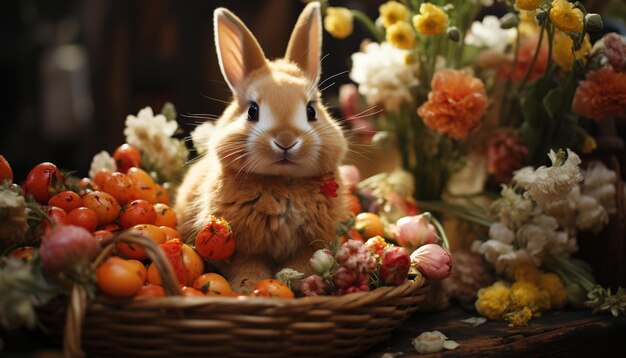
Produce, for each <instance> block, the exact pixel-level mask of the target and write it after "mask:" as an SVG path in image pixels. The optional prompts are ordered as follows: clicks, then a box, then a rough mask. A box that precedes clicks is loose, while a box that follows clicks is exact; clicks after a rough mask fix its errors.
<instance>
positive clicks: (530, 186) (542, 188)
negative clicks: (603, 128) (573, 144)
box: [513, 149, 583, 205]
mask: <svg viewBox="0 0 626 358" xmlns="http://www.w3.org/2000/svg"><path fill="white" fill-rule="evenodd" d="M567 154H568V156H567V160H565V161H564V160H563V157H564V153H563V152H562V151H561V152H559V155H558V157H557V154H556V153H555V152H554V151H553V150H550V153H549V154H548V156H549V157H550V160H551V161H552V166H551V167H545V166H541V167H539V168H537V169H532V168H529V167H526V168H522V169H520V170H518V171H517V172H515V174H514V176H513V182H515V183H517V184H518V185H519V186H520V187H522V188H524V189H526V190H527V192H526V193H524V195H525V196H526V197H530V198H532V199H533V200H535V201H536V202H537V203H538V204H540V205H541V204H544V203H547V202H550V201H554V200H559V199H561V198H562V197H564V196H565V195H567V194H568V193H569V192H570V191H571V190H572V188H573V187H574V185H576V184H577V183H578V182H580V181H582V179H583V178H582V175H581V173H580V168H579V167H578V165H579V164H580V162H581V161H580V158H579V157H578V155H577V154H576V153H574V152H572V151H571V150H569V149H568V150H567Z"/></svg>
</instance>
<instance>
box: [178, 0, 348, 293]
mask: <svg viewBox="0 0 626 358" xmlns="http://www.w3.org/2000/svg"><path fill="white" fill-rule="evenodd" d="M215 26H216V35H215V37H216V46H217V48H218V57H219V59H220V65H221V67H222V73H223V74H224V77H225V79H226V81H227V82H228V84H229V86H230V87H231V89H232V90H233V94H234V99H233V102H232V103H231V104H230V105H229V106H228V107H227V108H226V110H225V111H224V113H223V115H222V116H221V117H220V119H219V120H218V122H217V131H216V133H217V134H215V135H214V136H213V137H212V138H211V139H210V141H209V151H208V153H207V154H206V155H205V156H204V157H203V158H201V159H200V160H199V161H197V162H196V163H195V164H194V165H193V166H192V167H191V168H190V170H189V172H188V174H187V176H186V177H185V179H184V181H183V183H182V185H181V187H180V188H179V192H178V195H177V202H176V211H177V213H178V215H179V223H180V225H179V229H180V231H181V232H182V234H183V235H184V236H186V235H189V234H190V233H193V232H194V231H196V230H198V229H200V228H201V227H202V226H204V224H205V223H206V222H207V219H208V217H209V215H215V216H218V217H223V218H225V219H226V220H227V221H229V222H230V224H231V226H232V229H233V232H234V237H235V240H236V243H237V248H236V251H235V254H234V255H233V257H232V258H231V260H230V262H228V263H224V262H221V263H215V264H216V266H217V268H218V269H219V270H220V271H221V272H222V273H223V274H224V275H225V276H226V277H227V278H228V279H229V281H230V282H231V284H232V285H233V287H234V288H235V289H236V290H241V291H244V292H246V291H249V290H250V289H251V288H252V287H253V286H254V284H255V283H256V282H257V281H258V280H260V279H263V278H268V277H272V276H273V274H274V273H275V272H277V271H278V270H280V269H282V268H285V267H290V268H293V269H296V270H299V271H302V272H305V273H306V272H309V271H310V269H309V265H308V260H309V258H310V257H311V255H312V254H313V253H314V252H315V250H317V249H318V248H320V247H322V246H323V242H331V241H333V240H334V239H335V236H336V229H337V224H338V222H339V220H340V219H341V218H343V217H344V214H345V209H344V204H343V199H342V198H341V197H336V198H335V197H331V196H328V195H325V194H324V193H322V191H321V190H320V188H321V185H322V179H321V177H322V176H325V175H328V174H331V173H333V174H334V175H335V181H337V182H338V183H339V171H338V165H339V163H340V162H341V160H342V159H343V157H344V155H345V152H346V150H347V144H346V140H345V139H344V137H343V134H342V131H341V129H340V127H339V126H338V124H337V123H335V121H334V120H333V119H332V118H330V116H329V115H328V113H327V112H326V109H325V108H324V107H323V105H322V104H321V103H320V99H319V96H320V94H319V92H318V91H317V84H318V80H319V53H320V38H321V33H320V29H321V25H320V13H319V5H318V4H317V3H311V4H309V5H308V6H307V7H306V8H305V10H304V11H303V13H302V15H301V16H300V18H299V20H298V24H297V25H296V28H295V29H294V32H293V34H292V36H291V40H290V44H289V47H288V50H287V55H286V56H285V59H281V60H277V61H268V60H266V59H265V57H264V55H263V52H262V50H261V49H260V47H259V46H258V43H257V42H256V40H255V39H254V37H253V36H252V34H250V32H249V31H248V30H247V28H246V27H245V26H244V25H243V23H241V21H240V20H239V19H238V18H237V17H236V16H235V15H233V14H232V13H230V12H228V11H227V10H225V9H218V10H216V12H215ZM251 101H254V102H256V103H258V106H259V119H258V121H250V120H248V109H249V108H250V105H251ZM307 104H310V105H311V106H312V107H313V108H314V109H315V112H316V117H315V118H316V120H314V121H309V120H307ZM289 146H292V147H289ZM287 147H289V149H284V148H287ZM339 185H340V186H341V183H339ZM341 191H342V190H341V189H340V190H338V193H341Z"/></svg>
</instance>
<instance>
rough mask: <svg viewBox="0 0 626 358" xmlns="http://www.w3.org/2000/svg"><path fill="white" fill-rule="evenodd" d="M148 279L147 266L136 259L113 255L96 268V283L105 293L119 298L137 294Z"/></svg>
mask: <svg viewBox="0 0 626 358" xmlns="http://www.w3.org/2000/svg"><path fill="white" fill-rule="evenodd" d="M145 281H146V268H145V267H144V266H143V264H142V263H141V262H139V261H136V260H124V259H123V258H121V257H117V256H111V257H109V258H108V259H106V260H105V261H104V262H103V263H102V264H101V265H100V267H98V269H97V270H96V283H97V285H98V288H99V289H100V291H102V292H103V293H104V294H105V295H107V296H111V297H117V298H128V297H133V296H135V295H136V294H137V293H138V292H139V290H141V287H142V286H143V284H144V283H145Z"/></svg>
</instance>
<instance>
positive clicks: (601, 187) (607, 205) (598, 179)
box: [582, 161, 617, 214]
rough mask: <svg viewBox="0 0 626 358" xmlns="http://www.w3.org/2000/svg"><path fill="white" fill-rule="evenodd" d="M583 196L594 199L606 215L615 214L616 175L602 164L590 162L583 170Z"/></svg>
mask: <svg viewBox="0 0 626 358" xmlns="http://www.w3.org/2000/svg"><path fill="white" fill-rule="evenodd" d="M583 177H584V181H583V189H582V191H583V194H585V195H589V196H592V197H594V198H595V199H596V200H597V201H598V202H599V203H600V205H602V206H603V207H604V209H605V210H606V212H607V213H608V214H615V213H616V212H617V207H616V202H615V193H616V189H615V182H616V180H617V174H616V173H615V172H614V171H612V170H610V169H608V168H607V167H605V166H604V164H602V162H598V161H592V162H589V164H588V165H587V169H586V170H583Z"/></svg>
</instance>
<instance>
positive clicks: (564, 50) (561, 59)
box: [552, 31, 591, 71]
mask: <svg viewBox="0 0 626 358" xmlns="http://www.w3.org/2000/svg"><path fill="white" fill-rule="evenodd" d="M573 47H574V41H573V40H572V38H571V37H569V35H568V34H566V33H565V32H563V31H556V32H555V33H554V39H553V43H552V59H553V60H554V62H556V63H557V64H558V65H559V66H560V67H561V68H562V69H563V70H565V71H569V70H571V69H572V64H573V63H574V60H576V59H579V58H583V59H584V58H586V57H587V56H588V55H589V53H590V52H591V42H590V41H589V35H585V38H584V39H583V43H582V46H581V47H580V49H578V51H576V53H574V50H573Z"/></svg>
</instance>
